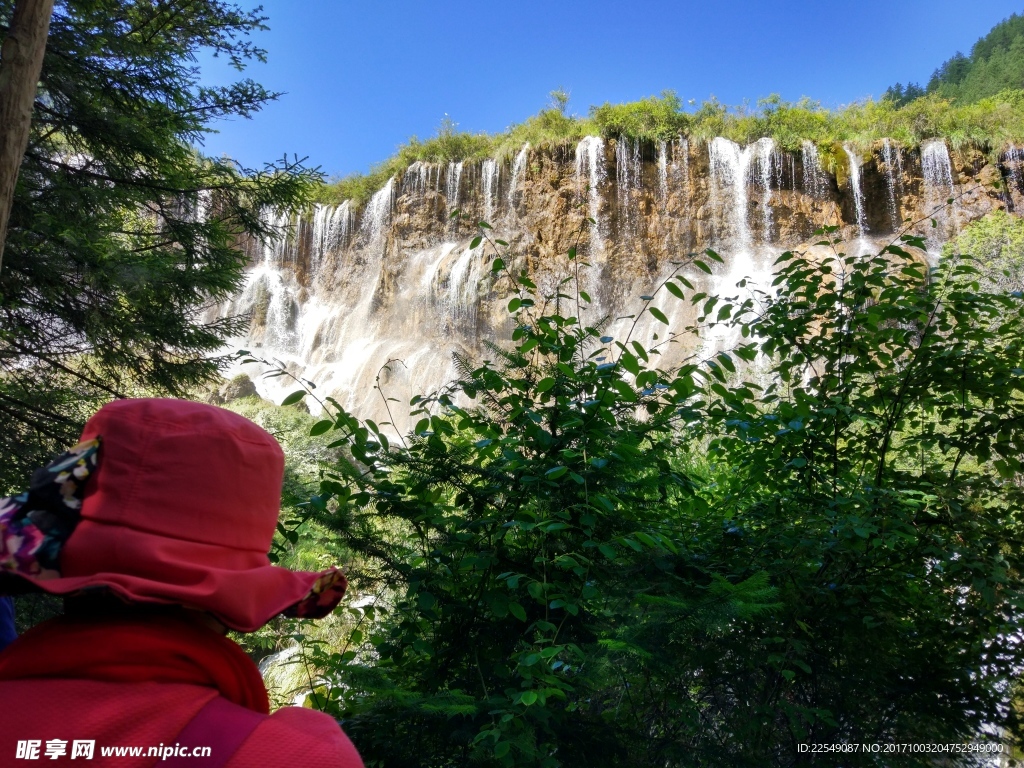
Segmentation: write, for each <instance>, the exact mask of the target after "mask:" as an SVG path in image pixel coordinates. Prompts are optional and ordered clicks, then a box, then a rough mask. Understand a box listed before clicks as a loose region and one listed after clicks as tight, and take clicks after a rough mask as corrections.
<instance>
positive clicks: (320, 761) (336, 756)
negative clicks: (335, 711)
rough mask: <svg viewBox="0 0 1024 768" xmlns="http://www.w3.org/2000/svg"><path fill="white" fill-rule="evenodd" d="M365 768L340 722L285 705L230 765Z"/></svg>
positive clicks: (244, 767)
mask: <svg viewBox="0 0 1024 768" xmlns="http://www.w3.org/2000/svg"><path fill="white" fill-rule="evenodd" d="M298 755H301V756H302V763H303V764H304V765H317V766H319V767H320V768H363V761H362V760H360V758H359V753H358V752H356V748H355V747H354V746H352V742H351V741H349V739H348V737H347V736H346V735H345V734H344V733H343V732H342V730H341V728H340V727H339V726H338V724H337V722H335V721H334V719H333V718H331V717H329V716H328V715H325V714H323V713H322V712H316V711H314V710H311V709H303V708H302V707H283V708H281V709H279V710H277V711H276V712H275V713H274V714H272V715H270V716H269V717H267V719H266V720H264V722H263V723H261V724H260V726H259V727H258V728H257V729H256V730H255V731H254V732H253V734H252V735H251V736H250V737H249V738H248V739H246V741H245V743H244V744H242V747H241V748H240V749H239V750H238V752H237V753H236V756H235V759H233V760H232V761H231V762H230V763H229V764H228V768H249V766H254V767H255V766H259V768H277V767H278V766H281V767H282V768H284V767H285V766H288V767H289V768H290V766H293V765H295V759H296V756H298Z"/></svg>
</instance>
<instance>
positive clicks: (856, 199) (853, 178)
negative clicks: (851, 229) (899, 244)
mask: <svg viewBox="0 0 1024 768" xmlns="http://www.w3.org/2000/svg"><path fill="white" fill-rule="evenodd" d="M843 150H844V151H845V152H846V158H847V160H849V161H850V189H851V190H852V191H853V207H854V212H855V213H856V216H857V234H858V235H859V236H860V237H864V235H865V234H867V231H868V219H867V214H865V212H864V192H863V191H862V190H861V188H860V158H858V157H857V154H856V153H855V152H854V151H853V150H852V149H850V148H849V147H848V146H845V145H844V146H843Z"/></svg>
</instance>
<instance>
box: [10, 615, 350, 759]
mask: <svg viewBox="0 0 1024 768" xmlns="http://www.w3.org/2000/svg"><path fill="white" fill-rule="evenodd" d="M217 696H222V697H224V699H226V700H227V701H230V702H232V703H233V704H234V705H237V706H238V707H244V708H245V709H246V710H249V711H251V712H257V713H260V715H262V717H263V721H262V722H260V723H258V725H257V726H256V727H255V729H254V730H252V732H251V733H250V734H249V735H248V736H247V737H246V738H245V740H244V741H243V742H242V744H241V746H240V747H238V749H237V751H236V752H235V753H234V754H233V756H232V757H231V758H230V759H229V760H228V762H227V763H226V764H225V768H286V767H287V768H291V767H292V766H294V765H296V764H302V765H315V766H317V768H363V763H362V761H361V760H360V759H359V755H358V754H357V752H356V750H355V748H354V747H353V746H352V743H351V742H350V741H349V740H348V738H347V737H346V736H345V734H344V733H343V732H342V731H341V729H340V728H339V727H338V725H337V723H336V722H335V721H334V720H333V719H332V718H330V717H329V716H327V715H325V714H322V713H320V712H314V711H311V710H308V709H302V708H297V707H289V708H284V709H280V710H278V711H277V712H275V713H274V714H272V715H271V714H268V713H267V712H268V704H267V693H266V689H265V687H264V686H263V681H262V679H261V678H260V675H259V670H258V669H257V668H256V665H255V664H253V662H252V661H251V660H250V659H249V658H248V657H247V656H246V655H245V653H244V652H242V650H241V649H240V648H239V647H238V646H237V645H235V644H234V643H233V642H231V641H230V640H228V639H227V638H224V637H222V636H220V635H218V634H216V633H215V632H213V631H212V630H209V629H206V628H205V627H202V626H199V625H198V624H194V623H192V622H190V621H186V620H182V619H177V618H170V617H162V616H161V617H157V618H145V619H115V620H81V619H67V618H62V619H54V620H52V621H49V622H46V623H44V624H41V625H39V626H38V627H36V628H34V629H32V630H31V631H29V632H27V633H26V634H25V635H23V636H22V637H20V638H19V639H18V640H16V641H15V642H14V643H13V644H11V645H10V646H9V647H8V648H7V649H6V650H5V651H3V653H0V701H3V702H4V714H3V716H2V717H0V765H4V766H7V765H12V766H19V765H25V766H28V765H33V764H36V765H39V764H40V763H39V762H36V760H39V761H45V762H42V764H45V765H52V764H54V763H53V762H51V760H50V759H49V754H48V752H50V753H52V752H56V753H57V757H56V758H54V759H55V760H59V761H61V762H60V764H63V761H65V760H68V761H72V764H75V765H77V764H78V763H77V762H74V761H77V760H81V761H82V763H81V764H82V765H98V766H106V765H110V766H117V767H118V768H150V767H151V766H155V765H160V764H164V765H166V764H167V763H164V762H163V760H164V758H163V757H162V756H161V752H159V751H158V752H155V753H150V748H157V749H158V750H163V749H164V748H165V747H168V748H170V747H173V746H174V745H175V744H176V743H178V742H177V738H176V737H177V736H178V735H179V734H180V733H181V732H182V729H184V728H185V727H186V726H187V725H188V724H189V723H190V721H191V720H192V719H193V717H195V715H196V714H197V713H198V712H199V711H200V710H201V709H203V707H204V706H206V705H207V704H208V703H209V702H210V700H211V699H213V698H215V697H217ZM249 717H250V718H251V715H249ZM75 742H84V743H85V745H86V746H78V747H77V751H78V754H77V756H73V755H74V753H75V752H76V745H75ZM89 742H92V744H93V746H92V758H91V760H89V759H88V758H87V757H86V754H85V752H84V751H82V750H87V749H88V746H87V745H88V743H89ZM180 746H181V747H184V748H195V747H205V746H209V745H206V744H181V745H180ZM119 749H120V750H121V751H120V752H118V751H117V750H119ZM132 749H138V750H139V751H138V752H136V753H134V754H133V753H132V752H131V751H129V750H132ZM34 755H35V756H36V757H35V759H33V756H34ZM19 758H20V759H19ZM210 762H212V757H211V759H210V760H206V759H204V758H202V757H192V758H190V759H189V761H188V764H189V765H195V766H196V767H197V768H202V766H203V765H204V763H210Z"/></svg>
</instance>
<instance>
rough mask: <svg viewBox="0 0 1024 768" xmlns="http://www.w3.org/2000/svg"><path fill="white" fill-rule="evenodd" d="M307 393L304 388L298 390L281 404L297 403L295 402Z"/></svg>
mask: <svg viewBox="0 0 1024 768" xmlns="http://www.w3.org/2000/svg"><path fill="white" fill-rule="evenodd" d="M307 394H308V393H307V392H306V390H304V389H299V390H296V391H295V392H292V393H291V394H290V395H288V397H286V398H285V399H284V400H282V401H281V405H295V403H297V402H299V400H301V399H302V398H304V397H305V396H306V395H307Z"/></svg>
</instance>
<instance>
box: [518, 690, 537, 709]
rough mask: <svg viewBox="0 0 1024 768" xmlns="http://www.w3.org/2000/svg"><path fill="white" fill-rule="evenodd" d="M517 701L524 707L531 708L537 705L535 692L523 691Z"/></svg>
mask: <svg viewBox="0 0 1024 768" xmlns="http://www.w3.org/2000/svg"><path fill="white" fill-rule="evenodd" d="M519 700H520V701H521V702H522V703H523V704H525V705H526V706H528V707H529V706H531V705H533V704H536V703H537V692H536V691H525V692H523V694H522V695H521V696H520V697H519Z"/></svg>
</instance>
